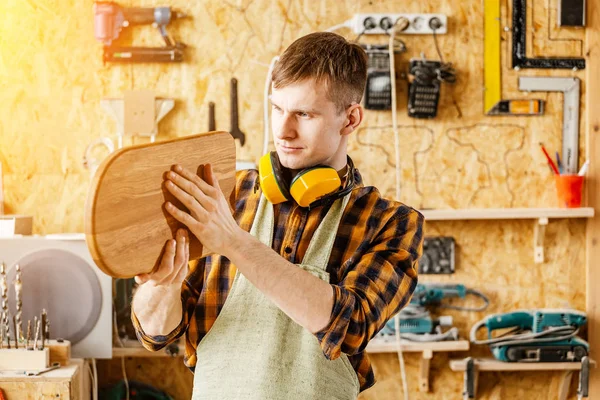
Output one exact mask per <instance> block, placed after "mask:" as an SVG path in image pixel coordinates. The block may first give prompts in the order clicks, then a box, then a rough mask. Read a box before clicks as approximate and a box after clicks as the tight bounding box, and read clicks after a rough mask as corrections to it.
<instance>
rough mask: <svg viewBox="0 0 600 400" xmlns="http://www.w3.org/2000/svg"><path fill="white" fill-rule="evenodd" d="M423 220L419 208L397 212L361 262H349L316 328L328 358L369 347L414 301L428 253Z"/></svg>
mask: <svg viewBox="0 0 600 400" xmlns="http://www.w3.org/2000/svg"><path fill="white" fill-rule="evenodd" d="M423 223H424V218H423V216H422V215H421V214H420V213H419V212H417V211H416V210H414V209H410V211H409V212H408V213H404V214H403V215H394V216H393V217H391V218H390V219H389V220H388V221H387V222H386V223H385V225H384V226H383V228H382V229H380V231H379V232H378V233H377V235H376V236H375V238H374V239H373V240H372V241H371V243H370V246H369V249H368V250H367V251H366V252H365V253H364V254H363V255H362V256H361V257H360V259H359V260H358V261H353V260H352V259H350V260H348V261H347V262H346V263H345V264H347V265H344V266H343V268H344V269H345V274H344V277H343V279H342V280H341V281H340V282H339V284H337V285H332V287H333V290H334V304H333V308H332V313H331V318H330V321H329V324H328V325H327V326H326V327H325V328H324V329H323V330H321V331H320V332H317V333H315V335H316V337H317V339H318V340H319V342H320V344H321V348H322V350H323V353H324V354H325V356H326V357H327V358H328V359H331V360H333V359H336V358H338V357H339V356H340V355H341V353H346V354H348V355H354V354H357V353H361V352H362V351H364V349H365V347H366V346H367V344H368V342H369V340H371V338H372V337H373V336H375V334H376V333H377V332H379V330H381V328H383V326H384V325H385V323H386V322H387V321H388V320H389V319H390V318H392V317H393V316H394V315H395V314H396V313H397V312H398V311H400V309H402V308H403V307H404V306H406V305H407V304H408V303H409V301H410V299H411V297H412V294H413V292H414V290H415V288H416V286H417V271H418V267H417V263H418V259H419V258H420V257H421V254H422V252H423Z"/></svg>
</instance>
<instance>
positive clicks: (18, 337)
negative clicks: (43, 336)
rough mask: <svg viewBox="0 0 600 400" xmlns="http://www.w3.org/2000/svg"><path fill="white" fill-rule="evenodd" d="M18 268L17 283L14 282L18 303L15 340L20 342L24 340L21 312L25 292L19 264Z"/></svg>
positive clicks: (16, 301)
mask: <svg viewBox="0 0 600 400" xmlns="http://www.w3.org/2000/svg"><path fill="white" fill-rule="evenodd" d="M15 268H16V271H17V273H16V275H15V281H14V285H15V303H16V307H17V324H16V330H15V340H17V341H19V340H22V339H23V334H22V331H23V324H22V322H21V314H22V313H21V311H22V308H23V301H22V296H21V293H22V291H23V282H22V281H21V266H20V265H19V264H17V265H16V266H15Z"/></svg>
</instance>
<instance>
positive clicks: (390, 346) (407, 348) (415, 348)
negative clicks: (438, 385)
mask: <svg viewBox="0 0 600 400" xmlns="http://www.w3.org/2000/svg"><path fill="white" fill-rule="evenodd" d="M394 338H395V337H390V338H389V339H387V340H384V339H382V338H380V337H378V338H375V339H372V340H371V341H370V342H369V344H368V345H367V348H366V352H367V353H371V354H374V353H396V352H397V351H398V347H397V344H396V341H395V340H394ZM400 343H401V346H402V352H403V353H419V352H420V353H421V366H420V369H419V388H420V389H421V391H422V392H425V393H426V392H429V369H430V368H429V367H430V364H431V359H432V358H433V353H441V352H450V351H467V350H469V341H468V340H447V341H443V342H411V341H409V340H402V341H401V342H400Z"/></svg>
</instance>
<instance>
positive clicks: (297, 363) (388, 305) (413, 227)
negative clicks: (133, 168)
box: [132, 33, 423, 400]
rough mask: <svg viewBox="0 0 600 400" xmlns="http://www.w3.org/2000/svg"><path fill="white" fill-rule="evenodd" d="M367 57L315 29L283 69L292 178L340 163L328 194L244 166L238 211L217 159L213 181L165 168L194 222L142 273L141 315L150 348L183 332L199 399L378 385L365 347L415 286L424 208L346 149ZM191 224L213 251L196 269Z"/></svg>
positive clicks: (276, 123)
mask: <svg viewBox="0 0 600 400" xmlns="http://www.w3.org/2000/svg"><path fill="white" fill-rule="evenodd" d="M366 68H367V60H366V54H365V53H364V51H363V50H362V49H361V48H360V46H358V45H356V44H351V43H349V42H347V41H346V40H345V39H344V38H343V37H341V36H339V35H336V34H333V33H313V34H310V35H307V36H305V37H302V38H300V39H298V40H297V41H295V42H294V43H293V44H292V45H291V46H290V47H289V48H288V49H287V50H286V51H285V52H284V53H283V54H282V56H281V58H280V60H279V62H278V63H277V65H276V67H275V69H274V71H273V84H272V96H271V101H272V128H273V132H274V144H275V148H276V150H277V156H278V158H279V162H280V164H281V166H282V168H283V170H284V171H285V174H286V175H287V176H286V178H287V179H292V178H293V177H295V176H296V175H298V174H299V172H300V171H301V170H303V169H306V168H309V167H312V166H315V165H325V166H330V167H332V168H334V169H335V171H337V172H338V174H339V177H340V181H341V186H340V187H339V189H337V190H336V191H334V192H333V193H332V194H329V195H328V196H326V197H324V198H326V199H327V198H330V199H332V201H325V202H322V203H321V204H316V205H311V207H300V206H299V205H298V204H297V203H296V201H294V200H293V199H291V200H287V201H283V202H280V203H278V204H271V203H270V202H268V201H266V199H265V195H264V193H263V190H257V186H258V185H257V183H258V181H259V173H258V172H257V171H256V170H248V171H239V172H238V173H237V176H236V179H237V184H236V188H235V193H234V195H235V210H234V214H233V216H232V215H231V211H230V207H229V203H228V200H227V199H226V198H225V197H224V195H223V193H222V192H221V190H220V188H219V184H218V180H217V179H216V177H215V176H214V174H213V172H212V170H211V168H210V166H207V167H206V168H205V169H204V175H203V176H204V177H206V179H205V180H202V179H200V178H199V177H198V176H196V175H195V174H193V173H192V172H191V171H187V170H184V169H182V168H180V167H179V166H175V167H174V168H173V170H172V171H171V172H170V173H169V174H168V175H169V176H168V178H167V180H166V183H165V184H166V187H167V189H168V190H169V191H170V192H171V193H172V194H173V195H174V196H175V197H176V198H178V199H179V200H180V201H181V202H182V203H183V204H184V205H185V206H186V207H187V208H188V210H189V213H187V212H183V211H181V210H179V209H177V208H175V207H174V206H173V205H172V204H170V203H167V204H166V205H165V208H166V210H167V211H168V212H169V213H171V214H172V215H173V216H174V217H175V218H176V219H177V220H179V221H180V222H181V223H182V224H184V225H185V226H186V227H187V230H183V229H181V230H180V231H178V233H177V237H176V240H171V241H169V242H168V243H167V244H166V249H165V254H164V257H163V259H162V261H161V264H160V267H159V268H158V270H157V271H156V272H154V273H153V274H152V275H141V276H138V277H136V280H137V281H138V283H139V284H140V285H139V287H138V289H137V292H136V295H135V298H134V300H133V305H132V308H133V311H134V312H133V313H132V314H133V317H132V318H133V321H134V325H135V327H136V330H137V333H138V337H139V339H140V340H141V341H142V343H143V344H144V346H145V347H147V348H148V349H151V350H158V349H160V348H162V347H164V346H165V345H167V344H168V343H170V342H172V341H173V340H175V339H176V338H178V337H180V336H181V335H183V334H185V339H186V352H185V363H186V365H187V366H188V367H190V368H191V369H192V370H193V371H194V395H193V398H194V399H257V400H258V399H261V400H262V399H288V400H289V399H292V400H293V399H298V400H300V399H302V400H311V399H315V400H316V399H343V400H346V399H355V398H356V397H357V396H358V393H359V392H360V391H362V390H365V389H367V388H369V387H370V386H372V385H373V384H374V382H375V378H374V376H373V370H372V368H371V364H370V362H369V359H368V357H367V355H366V353H364V349H365V347H366V345H367V343H368V342H369V340H370V339H371V338H372V337H373V336H374V335H375V334H376V333H377V332H378V331H379V330H380V329H381V328H382V327H383V326H384V325H385V323H386V321H388V320H389V319H390V318H391V317H392V316H393V315H394V314H395V313H396V312H398V311H399V310H400V309H401V308H402V307H404V306H405V305H406V304H407V303H408V302H409V300H410V297H411V295H412V293H413V291H414V289H415V286H416V284H417V272H416V271H417V268H416V267H417V261H418V259H419V257H420V255H421V252H422V240H423V216H422V215H421V214H420V213H418V212H417V211H415V210H414V209H412V208H410V207H407V206H405V205H403V204H401V203H397V202H393V201H390V200H386V199H384V198H382V197H381V195H380V194H379V192H378V191H377V189H375V188H374V187H370V186H368V187H364V186H363V185H362V181H361V177H360V174H359V173H358V171H357V170H355V169H354V168H353V165H352V163H351V160H350V158H349V157H347V142H348V138H349V136H350V135H351V134H352V133H353V132H355V131H356V129H357V128H358V126H359V125H360V123H361V122H362V120H363V109H362V107H361V105H360V101H361V98H362V94H363V91H364V87H365V82H366ZM261 173H262V172H261ZM349 185H350V186H349ZM340 193H342V194H343V193H348V194H346V195H343V196H342V195H340ZM187 231H189V234H192V235H195V236H196V237H198V238H199V240H200V241H201V242H202V243H203V244H204V246H206V247H207V248H208V249H210V250H211V251H212V253H214V254H216V255H213V256H210V257H206V258H205V259H201V260H199V261H198V262H197V263H196V264H195V265H192V266H191V268H190V270H189V271H188V266H187V264H188V243H189V239H188V236H187V235H188V233H187Z"/></svg>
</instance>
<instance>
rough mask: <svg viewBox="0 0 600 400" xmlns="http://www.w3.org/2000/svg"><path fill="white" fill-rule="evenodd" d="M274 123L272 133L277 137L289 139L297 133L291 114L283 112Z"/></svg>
mask: <svg viewBox="0 0 600 400" xmlns="http://www.w3.org/2000/svg"><path fill="white" fill-rule="evenodd" d="M274 125H276V126H274V127H273V134H274V135H275V137H277V139H280V140H281V139H289V138H293V137H295V136H296V134H297V131H296V124H295V123H294V120H293V116H292V115H291V114H288V113H284V114H283V115H281V116H280V117H279V118H278V121H277V123H275V124H274Z"/></svg>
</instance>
